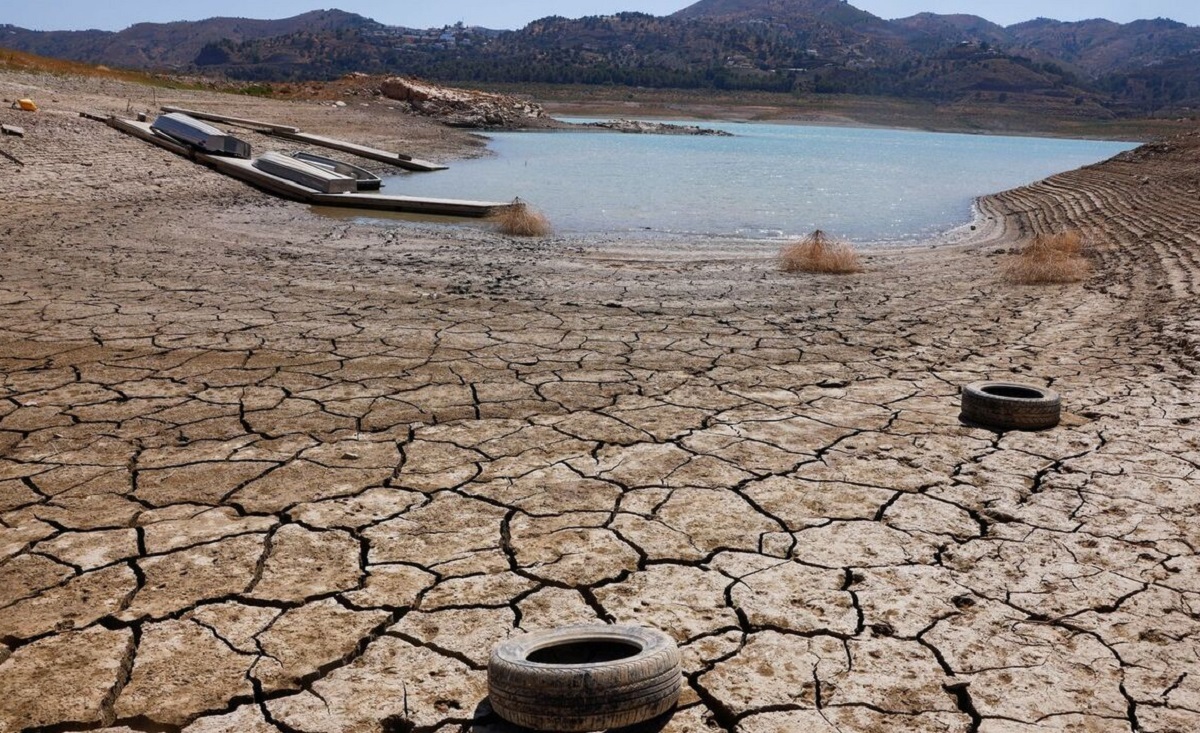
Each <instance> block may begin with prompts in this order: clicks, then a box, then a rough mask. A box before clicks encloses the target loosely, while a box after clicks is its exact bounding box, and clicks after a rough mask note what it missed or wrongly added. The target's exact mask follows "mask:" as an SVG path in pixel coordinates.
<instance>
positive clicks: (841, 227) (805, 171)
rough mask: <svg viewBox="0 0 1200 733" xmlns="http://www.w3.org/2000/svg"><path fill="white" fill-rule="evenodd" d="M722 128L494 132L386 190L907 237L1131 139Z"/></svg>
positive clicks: (572, 228) (957, 221) (733, 230)
mask: <svg viewBox="0 0 1200 733" xmlns="http://www.w3.org/2000/svg"><path fill="white" fill-rule="evenodd" d="M709 126H711V127H715V128H718V129H723V130H726V131H728V132H732V133H733V134H734V136H733V137H691V136H664V135H629V134H618V133H595V132H553V133H528V132H518V133H498V134H494V135H492V136H491V138H492V140H491V142H490V143H489V148H490V149H491V150H492V152H493V153H494V154H493V155H491V156H489V157H486V158H481V159H477V160H466V161H459V162H456V163H454V164H453V165H452V166H451V168H450V170H448V171H441V172H438V173H433V174H415V175H413V174H409V175H402V176H397V177H395V178H392V179H390V180H389V181H388V182H387V188H386V189H385V191H386V192H388V193H392V194H402V195H408V196H433V197H441V198H466V199H479V200H488V201H507V200H511V199H513V198H514V197H520V198H521V199H523V200H525V201H528V202H530V203H531V204H532V205H534V206H535V207H537V208H538V209H540V210H541V211H542V212H543V213H545V214H546V215H547V216H548V217H549V219H550V220H551V221H552V222H553V224H554V227H555V229H556V231H559V232H561V233H563V234H606V235H613V236H621V235H637V236H645V235H647V234H654V235H661V236H684V237H686V236H710V237H738V238H752V239H774V238H779V237H789V236H795V235H797V234H802V233H806V232H810V231H812V230H814V229H824V230H826V231H829V232H831V233H833V234H835V235H837V236H841V237H845V238H848V239H851V240H855V241H911V240H916V239H922V238H926V237H930V236H933V235H936V234H938V233H940V232H943V231H946V230H947V229H950V228H953V227H955V226H957V225H961V224H963V223H965V222H966V221H967V220H969V218H970V216H971V205H972V202H973V201H974V199H975V198H976V197H978V196H981V195H984V194H987V193H993V192H996V191H1002V190H1005V189H1009V188H1013V187H1016V186H1020V185H1024V184H1027V183H1032V182H1034V181H1037V180H1039V179H1041V178H1044V177H1046V176H1048V175H1051V174H1054V173H1059V172H1062V171H1066V170H1071V169H1074V168H1078V167H1080V166H1083V165H1087V164H1090V163H1095V162H1098V161H1101V160H1104V159H1106V158H1109V157H1111V156H1112V155H1115V154H1116V153H1118V152H1121V151H1122V150H1127V149H1129V148H1131V147H1133V145H1132V144H1130V143H1117V142H1101V141H1094V140H1068V139H1061V138H1030V137H1002V136H991V135H988V136H984V135H963V134H946V133H930V132H916V131H911V130H887V129H872V128H837V127H812V126H801V125H774V124H732V123H726V124H713V125H709Z"/></svg>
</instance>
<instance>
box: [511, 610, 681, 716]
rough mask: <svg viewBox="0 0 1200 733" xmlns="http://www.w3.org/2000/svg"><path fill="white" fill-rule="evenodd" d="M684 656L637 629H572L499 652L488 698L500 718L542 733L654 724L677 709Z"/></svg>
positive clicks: (531, 637) (536, 635) (532, 636)
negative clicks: (681, 658)
mask: <svg viewBox="0 0 1200 733" xmlns="http://www.w3.org/2000/svg"><path fill="white" fill-rule="evenodd" d="M682 684H683V675H682V672H681V669H680V657H679V649H678V647H676V645H675V642H674V641H672V640H671V638H670V637H668V636H667V635H666V634H663V633H661V632H658V631H653V630H651V629H644V628H639V627H632V626H567V627H563V628H559V629H553V630H550V631H541V632H533V633H529V634H525V635H523V636H519V637H515V638H513V639H509V640H507V641H505V642H504V643H502V644H500V645H499V646H497V647H496V649H495V651H493V652H492V657H491V659H490V660H489V662H488V694H489V697H490V700H491V705H492V709H493V710H495V711H496V713H497V714H499V715H500V717H502V718H504V719H505V720H507V721H509V722H510V723H515V724H517V725H523V726H525V727H527V728H533V729H535V730H544V731H550V730H552V731H564V732H565V733H566V732H575V731H596V730H605V729H607V728H620V727H623V726H628V725H634V724H636V723H641V722H643V721H647V720H651V719H653V718H656V717H658V716H659V715H662V714H663V713H665V712H667V711H668V710H670V709H671V708H673V707H674V706H675V703H676V702H678V700H679V691H680V688H681V686H682Z"/></svg>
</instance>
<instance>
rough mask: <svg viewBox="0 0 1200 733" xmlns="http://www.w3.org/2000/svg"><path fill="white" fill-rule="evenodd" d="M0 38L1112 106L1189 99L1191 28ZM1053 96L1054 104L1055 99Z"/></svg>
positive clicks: (236, 73) (975, 25) (876, 24)
mask: <svg viewBox="0 0 1200 733" xmlns="http://www.w3.org/2000/svg"><path fill="white" fill-rule="evenodd" d="M0 46H8V47H12V48H15V49H17V50H21V51H27V52H31V53H38V54H41V55H45V56H53V57H59V58H65V59H69V60H73V61H82V62H88V63H99V64H105V65H108V66H114V67H126V68H133V69H141V70H152V71H153V70H170V71H173V72H183V73H190V72H195V73H202V74H221V75H226V76H229V77H230V78H234V79H241V80H248V81H286V80H303V79H305V78H333V77H336V76H338V75H341V74H344V73H348V72H351V71H362V72H366V73H398V74H410V75H418V76H426V77H428V78H431V79H435V80H439V81H447V82H477V83H480V82H509V83H522V82H544V83H572V84H617V85H629V86H647V87H670V86H677V87H681V88H703V87H706V86H707V87H713V88H720V89H739V88H745V89H755V90H764V91H777V92H790V93H818V94H820V93H853V94H868V95H872V94H883V95H892V96H900V97H909V98H921V99H931V100H940V101H960V100H963V99H968V98H970V99H979V100H987V99H992V98H994V99H996V100H1000V99H1001V96H1002V95H1004V96H1005V97H1006V98H1007V96H1009V95H1014V94H1017V95H1034V96H1037V97H1040V98H1043V99H1053V100H1060V99H1069V100H1071V103H1072V104H1074V105H1075V106H1077V107H1079V108H1081V110H1085V109H1086V110H1094V109H1095V108H1096V107H1097V106H1104V107H1107V108H1110V109H1112V110H1115V111H1117V112H1121V113H1127V112H1129V111H1130V110H1134V111H1137V110H1140V111H1142V112H1146V111H1154V110H1157V109H1164V108H1168V107H1170V108H1173V109H1183V110H1187V109H1189V108H1191V107H1200V81H1196V79H1200V74H1195V75H1194V74H1192V70H1193V69H1196V68H1200V28H1196V27H1190V26H1187V25H1185V24H1183V23H1178V22H1176V21H1171V20H1167V19H1146V20H1140V21H1134V22H1132V23H1126V24H1120V23H1114V22H1112V21H1108V20H1103V19H1092V20H1085V21H1073V22H1068V21H1056V20H1052V19H1046V18H1037V19H1032V20H1029V21H1025V22H1023V23H1017V24H1013V25H1010V26H1007V27H1005V26H1000V25H998V24H995V23H992V22H990V21H988V20H986V19H984V18H982V17H980V16H975V15H969V14H951V15H940V14H936V13H928V12H927V13H918V14H916V15H912V16H909V17H907V18H898V19H893V20H884V19H883V18H880V17H878V16H876V15H873V14H871V13H869V12H867V11H864V10H861V9H859V8H857V7H855V6H854V5H852V4H851V3H849V2H846V1H845V0H699V1H698V2H696V3H694V4H692V5H690V6H688V7H686V8H683V9H681V10H679V11H677V12H676V13H673V14H671V15H668V16H653V15H649V14H645V13H636V12H628V13H617V14H613V15H608V16H587V17H584V18H579V19H569V18H564V17H561V16H550V17H547V18H542V19H539V20H536V21H534V22H532V23H530V24H528V25H527V26H525V27H524V28H521V29H519V30H515V31H493V30H488V29H482V28H471V27H466V26H463V25H461V24H458V25H456V26H447V27H444V28H441V29H424V30H419V29H409V28H403V27H399V26H387V25H384V24H381V23H378V22H376V21H374V20H372V19H370V18H367V17H364V16H361V15H357V14H354V13H347V12H345V11H341V10H336V9H334V10H322V11H312V12H310V13H305V14H302V15H299V16H294V17H292V18H285V19H281V20H277V21H271V20H265V21H264V20H251V19H239V18H213V19H208V20H205V21H181V22H175V23H168V24H155V23H140V24H137V25H135V26H131V27H130V28H128V29H125V30H123V31H116V32H108V31H27V30H24V29H19V28H16V27H14V26H11V25H9V26H0ZM1056 103H1057V102H1056Z"/></svg>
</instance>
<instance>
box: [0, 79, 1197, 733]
mask: <svg viewBox="0 0 1200 733" xmlns="http://www.w3.org/2000/svg"><path fill="white" fill-rule="evenodd" d="M0 91H2V92H3V93H4V95H5V96H13V95H21V96H25V95H27V94H35V95H36V96H37V98H38V99H39V101H41V102H43V103H44V105H45V107H46V111H45V112H42V113H38V114H37V115H26V116H23V117H20V118H19V119H20V120H21V122H19V123H18V124H23V125H24V126H25V128H26V130H27V132H28V136H27V137H26V138H25V139H24V140H8V139H0V146H3V147H4V148H5V149H6V150H8V151H9V152H11V153H14V154H16V155H18V156H19V157H20V158H21V159H22V160H24V161H25V162H26V166H25V167H24V168H23V169H21V170H20V172H17V168H16V166H15V165H12V164H9V163H8V162H7V161H4V160H0V165H3V166H4V169H3V172H4V175H3V176H2V177H0V215H2V218H0V233H2V235H0V252H2V253H3V268H2V269H0V374H2V375H3V376H2V381H0V640H2V641H3V645H2V646H0V733H9V732H10V731H45V732H50V731H55V732H58V731H82V730H108V731H123V732H124V731H130V730H134V731H143V732H150V731H154V732H155V733H159V732H166V733H175V732H176V731H187V732H188V733H224V732H225V731H239V733H240V732H243V731H251V732H266V733H270V732H271V731H283V732H284V733H343V732H346V733H349V732H353V733H374V732H376V731H382V732H384V733H395V732H399V731H437V732H438V733H450V732H451V731H473V732H474V733H502V732H504V731H509V730H511V728H509V727H507V726H506V725H505V724H504V723H502V722H501V721H500V720H498V719H497V718H496V717H495V716H494V715H493V714H492V713H491V712H490V709H489V708H488V706H487V703H486V694H487V690H486V675H485V664H486V660H487V656H488V654H489V652H490V650H491V648H492V646H493V645H494V644H495V643H497V642H498V641H499V640H501V639H504V638H506V637H508V636H510V635H513V634H519V633H522V632H524V631H528V630H531V629H538V628H546V627H551V626H557V625H562V624H567V623H575V622H589V621H591V622H613V621H616V622H623V623H636V624H644V625H648V626H652V627H655V628H658V629H662V630H663V631H666V632H667V633H669V634H671V635H672V636H673V637H674V638H675V639H677V640H678V642H679V643H680V645H681V646H682V648H683V650H684V656H685V668H686V675H687V684H686V689H685V694H684V698H683V700H682V702H681V707H680V709H679V710H678V711H677V712H676V713H675V714H674V715H673V716H671V717H670V719H668V720H663V721H659V722H658V724H657V725H656V726H654V727H651V728H649V729H652V730H661V731H666V732H668V733H683V732H685V731H688V732H696V731H713V730H723V731H738V732H739V733H774V732H778V733H785V732H788V733H790V732H798V731H813V732H817V733H819V732H824V731H841V732H846V733H848V732H864V733H865V732H868V731H871V732H875V731H906V732H907V731H914V732H931V733H932V732H938V733H943V732H945V733H950V732H953V733H969V732H979V733H1032V732H1033V731H1050V730H1055V731H1080V732H1085V731H1086V732H1088V733H1096V732H1100V733H1108V732H1110V731H1111V732H1113V733H1116V732H1128V731H1156V732H1159V733H1166V732H1168V731H1174V732H1176V733H1187V732H1190V731H1195V730H1198V729H1200V662H1198V661H1197V653H1198V650H1197V638H1198V632H1200V615H1197V614H1198V613H1200V608H1197V605H1198V603H1200V596H1198V595H1197V593H1198V592H1200V555H1198V554H1197V548H1198V547H1200V523H1198V522H1197V519H1196V516H1197V505H1198V503H1200V493H1198V490H1197V484H1196V473H1197V467H1198V465H1200V430H1198V429H1197V425H1198V424H1200V423H1197V420H1200V395H1197V392H1196V383H1195V381H1194V374H1195V368H1196V358H1195V357H1196V354H1197V346H1196V342H1195V341H1196V338H1197V337H1196V334H1197V332H1198V331H1200V322H1198V314H1197V310H1198V305H1197V302H1198V301H1197V298H1196V296H1197V292H1196V289H1197V278H1198V274H1200V260H1198V259H1197V257H1198V255H1197V247H1198V244H1200V242H1198V239H1200V236H1198V234H1197V232H1200V211H1198V210H1197V195H1196V189H1197V188H1200V137H1197V136H1195V135H1192V136H1185V137H1182V138H1178V139H1175V140H1172V141H1170V142H1168V143H1165V144H1159V145H1156V146H1151V147H1147V148H1143V149H1140V150H1138V151H1135V152H1133V153H1130V154H1126V155H1124V156H1122V157H1121V158H1120V159H1118V160H1115V161H1112V162H1109V163H1106V164H1103V165H1100V166H1094V167H1091V168H1088V169H1084V170H1081V171H1077V172H1073V173H1069V174H1065V175H1061V176H1057V177H1055V178H1053V179H1050V180H1048V181H1045V182H1042V183H1039V184H1037V185H1034V186H1031V187H1028V188H1025V189H1020V190H1017V191H1012V192H1008V193H1004V194H1000V195H997V196H994V197H992V198H989V199H987V200H985V201H983V202H982V203H981V208H982V215H981V217H980V220H979V222H978V223H979V224H980V227H979V230H978V231H977V233H976V236H975V239H974V240H973V241H972V242H970V243H967V244H964V245H956V246H944V247H939V248H934V249H930V248H925V247H923V248H914V249H909V250H904V251H894V252H884V253H879V254H874V255H871V256H870V257H869V258H868V259H867V264H868V269H867V271H866V272H864V273H862V274H860V275H855V276H850V277H843V278H834V277H808V276H789V275H784V274H781V273H779V272H778V271H777V270H776V268H775V267H774V263H773V261H772V259H771V254H772V253H770V252H765V251H763V250H761V249H760V250H752V249H747V250H742V251H737V250H736V249H735V248H732V247H730V246H728V245H724V244H719V243H711V242H709V243H705V242H697V243H694V245H692V246H690V247H687V248H683V247H675V248H667V249H662V248H661V247H658V248H656V247H651V246H649V245H647V246H646V247H642V248H639V247H637V246H634V245H630V244H628V243H624V244H621V245H620V246H617V245H612V244H607V243H604V242H599V241H566V240H561V239H550V240H546V241H535V242H524V241H516V240H511V239H508V238H504V237H501V236H498V235H494V234H491V233H488V232H484V231H477V230H471V229H441V228H434V227H425V226H414V225H405V226H401V227H386V226H377V225H370V224H362V223H354V222H344V221H333V220H329V219H324V218H321V217H320V216H318V215H316V214H314V213H312V212H311V211H309V210H308V209H306V208H304V207H301V206H299V205H295V204H289V203H283V202H279V201H275V200H272V199H270V198H268V197H266V196H264V195H262V194H259V193H256V192H254V191H252V190H250V189H247V188H245V187H243V186H241V185H240V184H236V183H234V182H232V181H228V180H225V179H223V178H221V177H219V176H218V175H217V174H215V173H212V172H209V171H207V170H204V169H201V168H198V167H196V166H193V165H192V164H191V163H188V162H187V161H185V160H182V159H179V158H175V157H172V156H171V155H169V154H167V153H165V152H163V151H159V150H154V149H150V148H148V147H146V146H144V145H143V144H141V143H138V142H136V141H133V140H129V139H127V138H122V137H121V136H119V135H118V134H117V133H115V132H113V131H111V130H108V129H107V128H105V127H103V126H100V125H98V124H95V123H89V122H87V121H85V120H80V119H78V118H77V117H75V116H74V112H75V111H76V110H79V109H109V110H112V111H119V110H120V109H122V108H124V107H126V106H127V105H128V104H130V103H129V102H127V97H129V96H132V95H134V94H143V95H145V94H148V92H146V91H145V90H139V89H138V88H135V87H124V86H120V85H102V84H99V83H97V82H93V81H72V80H64V79H44V78H39V77H33V76H22V75H11V74H10V75H7V76H0ZM172 94H173V96H172V97H171V98H170V99H166V98H165V94H164V93H163V92H161V91H160V92H158V95H159V99H158V100H157V101H159V102H175V103H192V104H196V105H199V104H201V103H205V104H210V105H211V104H217V103H220V104H221V105H223V107H224V108H225V109H226V110H227V111H228V112H229V113H230V114H257V115H259V116H263V117H267V118H268V119H282V118H289V119H292V120H295V121H296V122H297V123H298V124H302V125H303V126H305V127H306V128H308V129H312V130H314V131H316V132H326V133H336V132H341V133H342V134H347V135H349V134H354V135H355V136H357V139H360V140H362V141H364V142H376V143H388V144H392V145H397V146H402V147H401V149H404V147H408V148H410V149H412V150H413V151H415V152H419V153H422V154H425V155H427V156H428V157H439V156H440V157H445V156H448V155H451V154H452V153H458V154H463V153H465V152H469V151H470V150H472V149H473V148H472V143H471V141H470V140H469V139H468V138H465V137H461V136H459V135H458V134H457V133H451V132H448V131H443V130H440V129H437V128H432V127H429V126H426V125H423V124H422V123H420V122H419V121H416V120H412V119H410V118H405V117H397V116H394V115H388V114H386V113H385V111H380V112H373V111H372V110H367V109H349V110H343V111H342V112H341V113H334V112H333V111H331V110H329V109H327V108H318V107H311V108H310V107H305V106H301V105H293V106H287V105H282V104H278V103H273V102H265V101H258V100H246V99H242V98H236V99H234V98H225V99H218V98H216V97H206V96H205V95H200V94H180V93H172ZM51 97H52V98H53V99H56V100H57V102H53V101H51ZM342 113H344V115H345V117H342V118H338V117H335V116H334V115H335V114H342ZM13 114H15V113H13ZM372 115H375V116H374V117H372ZM3 119H4V121H10V120H9V115H8V114H7V113H3ZM342 119H353V123H351V124H350V128H351V129H350V133H347V128H344V127H342V126H340V123H339V120H342ZM372 120H374V122H372ZM431 150H432V151H433V154H430V153H429V151H431ZM1066 226H1075V227H1078V228H1080V229H1082V230H1083V231H1084V232H1085V233H1087V234H1088V235H1090V236H1092V237H1093V238H1094V239H1095V240H1096V241H1097V242H1098V243H1099V249H1098V253H1097V266H1096V273H1095V275H1094V276H1093V277H1092V278H1091V279H1090V280H1089V281H1087V282H1086V283H1083V284H1080V285H1069V286H1052V287H1040V288H1028V287H1014V286H1009V285H1005V284H1003V283H1001V282H1000V281H999V279H998V277H997V271H998V268H997V266H996V265H997V259H996V253H997V251H999V250H1002V249H1004V248H1006V247H1008V246H1010V244H1011V242H1012V241H1013V240H1014V239H1015V238H1017V237H1018V236H1020V235H1021V234H1022V233H1024V232H1029V231H1045V230H1057V229H1061V228H1063V227H1066ZM987 378H1006V379H1019V380H1028V381H1034V382H1038V383H1042V384H1049V385H1052V386H1053V387H1054V388H1056V389H1057V390H1059V391H1060V392H1061V393H1062V394H1063V395H1064V397H1065V400H1066V407H1067V410H1068V412H1069V414H1068V415H1067V417H1066V420H1065V421H1064V424H1063V425H1061V426H1060V427H1058V428H1056V429H1054V430H1050V431H1046V432H1039V433H1005V434H997V433H993V432H990V431H987V430H982V429H978V428H972V427H968V426H965V425H962V424H960V423H959V421H958V420H957V412H958V398H957V393H958V389H959V387H960V385H962V384H964V383H967V382H971V381H976V380H979V379H987Z"/></svg>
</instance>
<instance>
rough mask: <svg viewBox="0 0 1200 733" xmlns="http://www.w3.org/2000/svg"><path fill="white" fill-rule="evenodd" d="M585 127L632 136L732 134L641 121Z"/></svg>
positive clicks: (605, 123) (597, 123)
mask: <svg viewBox="0 0 1200 733" xmlns="http://www.w3.org/2000/svg"><path fill="white" fill-rule="evenodd" d="M585 127H597V128H600V129H603V130H613V131H614V132H624V133H629V134H633V135H704V136H711V137H733V134H732V133H728V132H725V131H724V130H714V129H712V128H708V127H699V126H697V125H672V124H669V123H666V122H644V121H642V120H608V121H607V122H588V123H586V124H585Z"/></svg>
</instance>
